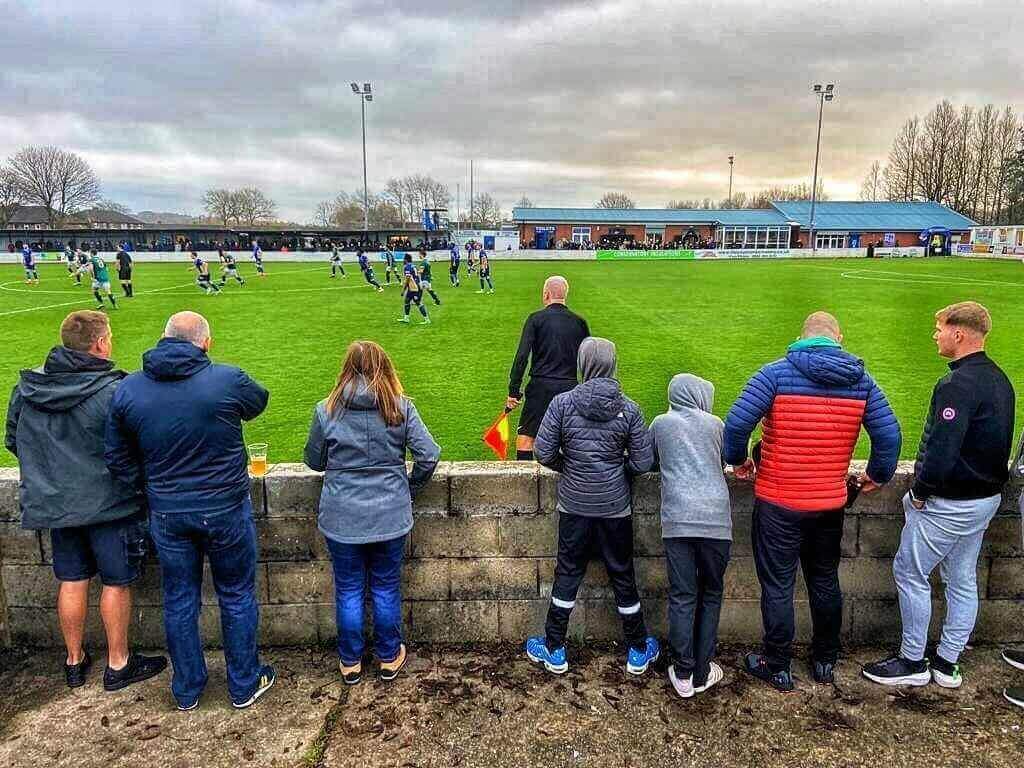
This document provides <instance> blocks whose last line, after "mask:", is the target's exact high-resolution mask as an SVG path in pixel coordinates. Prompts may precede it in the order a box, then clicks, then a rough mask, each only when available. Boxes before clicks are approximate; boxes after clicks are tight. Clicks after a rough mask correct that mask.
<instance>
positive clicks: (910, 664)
mask: <svg viewBox="0 0 1024 768" xmlns="http://www.w3.org/2000/svg"><path fill="white" fill-rule="evenodd" d="M861 674H863V675H864V677H866V678H867V679H868V680H870V681H871V682H873V683H878V684H879V685H915V686H921V685H928V683H930V682H931V681H932V675H931V673H930V672H929V671H928V660H927V659H921V661H910V660H909V659H904V658H903V657H902V656H898V655H897V656H892V657H890V658H888V659H883V660H882V661H876V662H875V663H873V664H865V665H864V667H863V669H861Z"/></svg>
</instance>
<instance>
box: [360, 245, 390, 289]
mask: <svg viewBox="0 0 1024 768" xmlns="http://www.w3.org/2000/svg"><path fill="white" fill-rule="evenodd" d="M356 258H357V259H358V260H359V269H360V270H362V273H363V277H364V278H366V282H368V283H369V284H370V285H372V286H373V287H374V288H376V289H377V293H380V292H382V291H383V290H384V286H383V285H381V284H380V283H378V282H377V280H376V278H375V277H374V276H373V267H371V266H370V259H369V258H368V257H367V255H366V252H365V251H364V250H363V249H362V248H360V249H359V250H358V251H356Z"/></svg>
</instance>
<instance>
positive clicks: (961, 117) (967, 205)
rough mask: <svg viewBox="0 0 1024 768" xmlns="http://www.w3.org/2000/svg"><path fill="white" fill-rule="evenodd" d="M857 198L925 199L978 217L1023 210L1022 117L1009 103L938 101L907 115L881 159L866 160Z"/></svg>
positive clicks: (1005, 216) (1006, 219)
mask: <svg viewBox="0 0 1024 768" xmlns="http://www.w3.org/2000/svg"><path fill="white" fill-rule="evenodd" d="M861 199H863V200H895V201H909V200H932V201H935V202H937V203H942V204H943V205H946V206H948V207H950V208H952V209H953V210H955V211H959V212H960V213H962V214H964V215H965V216H969V217H970V218H972V219H975V220H976V221H978V222H980V223H982V224H1004V223H1005V224H1012V223H1015V222H1017V221H1020V219H1021V216H1022V215H1024V119H1022V118H1020V117H1018V116H1017V115H1016V113H1015V112H1014V111H1013V109H1012V108H1011V107H1008V106H1007V107H1004V108H1002V109H999V108H998V107H996V106H995V105H993V104H986V105H985V106H983V107H980V108H976V107H973V106H971V105H968V104H965V105H963V106H960V107H959V108H958V107H955V106H954V105H953V104H952V103H951V102H949V101H948V100H943V101H941V102H939V103H938V104H936V105H935V107H934V108H932V110H931V111H930V112H928V114H926V115H925V116H924V117H923V118H922V117H920V116H918V115H914V116H913V117H911V118H910V119H908V120H907V121H906V122H905V123H904V124H903V126H902V127H901V128H900V130H899V131H898V132H897V134H896V137H895V138H894V139H893V142H892V146H891V148H890V149H889V154H888V156H887V157H886V160H885V162H884V163H883V162H881V161H878V160H876V161H875V162H873V163H872V164H871V167H870V168H869V169H868V172H867V174H866V175H865V177H864V182H863V184H862V185H861Z"/></svg>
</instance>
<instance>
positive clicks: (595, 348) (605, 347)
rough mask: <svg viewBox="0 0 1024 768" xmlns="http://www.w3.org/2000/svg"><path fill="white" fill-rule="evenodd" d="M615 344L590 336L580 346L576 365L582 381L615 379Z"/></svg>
mask: <svg viewBox="0 0 1024 768" xmlns="http://www.w3.org/2000/svg"><path fill="white" fill-rule="evenodd" d="M616 363H617V361H616V355H615V344H613V343H612V342H610V341H608V339H602V338H600V337H599V336H588V337H587V338H585V339H584V340H583V343H582V344H580V351H579V355H578V356H577V358H576V364H577V367H578V368H579V371H580V380H581V381H589V380H590V379H614V378H615V367H616Z"/></svg>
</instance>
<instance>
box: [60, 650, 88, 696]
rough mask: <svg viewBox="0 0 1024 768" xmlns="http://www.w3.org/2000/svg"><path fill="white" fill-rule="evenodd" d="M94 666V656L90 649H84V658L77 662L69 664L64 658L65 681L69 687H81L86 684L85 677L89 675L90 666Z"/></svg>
mask: <svg viewBox="0 0 1024 768" xmlns="http://www.w3.org/2000/svg"><path fill="white" fill-rule="evenodd" d="M91 666H92V657H91V656H90V655H89V652H88V651H85V650H83V651H82V660H81V661H80V662H78V663H77V664H68V660H67V659H66V658H65V659H64V682H66V683H67V684H68V688H81V687H82V686H83V685H85V678H86V677H87V676H88V675H89V667H91Z"/></svg>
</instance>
